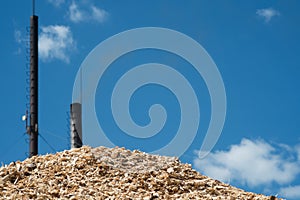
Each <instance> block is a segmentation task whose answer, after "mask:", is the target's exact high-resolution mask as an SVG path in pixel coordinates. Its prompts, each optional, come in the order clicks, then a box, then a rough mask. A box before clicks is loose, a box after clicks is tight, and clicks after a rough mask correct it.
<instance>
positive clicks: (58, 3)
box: [48, 0, 65, 7]
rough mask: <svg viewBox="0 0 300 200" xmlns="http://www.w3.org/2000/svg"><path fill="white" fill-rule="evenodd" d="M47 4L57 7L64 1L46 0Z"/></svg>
mask: <svg viewBox="0 0 300 200" xmlns="http://www.w3.org/2000/svg"><path fill="white" fill-rule="evenodd" d="M48 2H49V3H51V4H53V5H54V6H56V7H59V6H60V5H62V4H63V3H65V0H48Z"/></svg>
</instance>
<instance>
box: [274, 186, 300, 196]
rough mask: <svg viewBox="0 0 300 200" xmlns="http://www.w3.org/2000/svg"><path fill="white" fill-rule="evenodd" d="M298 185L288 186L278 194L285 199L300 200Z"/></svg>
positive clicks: (299, 187)
mask: <svg viewBox="0 0 300 200" xmlns="http://www.w3.org/2000/svg"><path fill="white" fill-rule="evenodd" d="M299 191H300V185H296V186H289V187H284V188H281V189H280V192H279V194H280V195H281V196H283V197H284V198H287V199H300V192H299Z"/></svg>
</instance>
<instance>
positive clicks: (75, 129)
mask: <svg viewBox="0 0 300 200" xmlns="http://www.w3.org/2000/svg"><path fill="white" fill-rule="evenodd" d="M70 108H71V112H70V113H71V119H70V123H71V128H70V129H71V148H80V147H82V108H81V104H80V103H72V104H71V106H70Z"/></svg>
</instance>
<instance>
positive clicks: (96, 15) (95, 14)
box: [91, 6, 108, 22]
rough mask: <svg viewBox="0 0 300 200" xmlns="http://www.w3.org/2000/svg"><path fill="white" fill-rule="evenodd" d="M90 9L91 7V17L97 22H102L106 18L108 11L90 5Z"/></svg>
mask: <svg viewBox="0 0 300 200" xmlns="http://www.w3.org/2000/svg"><path fill="white" fill-rule="evenodd" d="M91 9H92V18H93V19H94V20H96V21H98V22H103V21H104V20H105V19H106V17H107V15H108V13H107V12H106V11H105V10H103V9H101V8H97V7H95V6H92V7H91Z"/></svg>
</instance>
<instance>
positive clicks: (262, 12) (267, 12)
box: [256, 8, 280, 23]
mask: <svg viewBox="0 0 300 200" xmlns="http://www.w3.org/2000/svg"><path fill="white" fill-rule="evenodd" d="M256 14H257V15H258V16H259V17H261V18H263V19H264V20H265V22H266V23H268V22H269V21H271V19H272V18H273V17H275V16H279V15H280V12H279V11H277V10H274V9H273V8H266V9H258V10H256Z"/></svg>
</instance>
